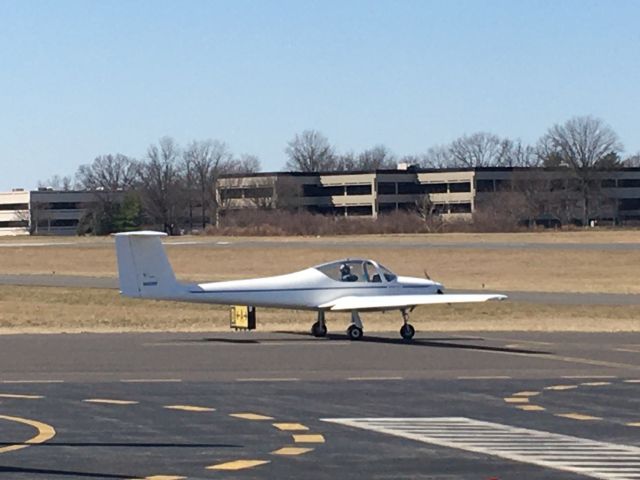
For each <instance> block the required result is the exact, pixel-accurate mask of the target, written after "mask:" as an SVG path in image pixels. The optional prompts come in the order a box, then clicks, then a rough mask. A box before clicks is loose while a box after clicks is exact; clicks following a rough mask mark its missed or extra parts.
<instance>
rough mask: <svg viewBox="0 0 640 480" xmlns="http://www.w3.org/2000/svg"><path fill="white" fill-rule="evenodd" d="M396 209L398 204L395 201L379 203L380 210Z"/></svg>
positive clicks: (389, 210)
mask: <svg viewBox="0 0 640 480" xmlns="http://www.w3.org/2000/svg"><path fill="white" fill-rule="evenodd" d="M395 209H396V204H395V203H380V204H379V205H378V211H379V212H381V213H382V212H392V211H394V210H395Z"/></svg>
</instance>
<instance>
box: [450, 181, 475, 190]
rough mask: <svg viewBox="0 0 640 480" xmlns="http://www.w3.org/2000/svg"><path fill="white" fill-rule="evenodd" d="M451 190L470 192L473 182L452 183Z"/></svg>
mask: <svg viewBox="0 0 640 480" xmlns="http://www.w3.org/2000/svg"><path fill="white" fill-rule="evenodd" d="M449 191H450V192H451V193H462V192H470V191H471V184H470V183H469V182H459V183H450V184H449Z"/></svg>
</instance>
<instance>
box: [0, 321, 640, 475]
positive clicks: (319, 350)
mask: <svg viewBox="0 0 640 480" xmlns="http://www.w3.org/2000/svg"><path fill="white" fill-rule="evenodd" d="M396 335H397V334H396V333H389V334H388V335H385V334H379V335H378V334H376V335H373V334H372V335H370V336H368V337H365V339H364V340H363V341H360V342H351V341H349V340H347V339H346V336H344V335H341V334H333V335H331V336H329V337H328V338H326V339H314V338H309V337H308V336H306V335H305V334H302V333H296V332H281V333H271V334H266V333H265V334H263V333H255V332H254V333H229V334H221V333H210V334H184V333H179V334H178V333H176V334H83V335H8V336H3V337H0V365H2V368H1V370H0V372H1V373H0V435H1V437H0V478H2V479H5V478H6V479H34V478H35V479H38V478H42V479H56V478H61V479H76V478H77V479H89V478H96V479H98V478H106V479H109V478H115V479H131V478H136V479H141V478H148V479H155V480H168V479H174V480H176V479H180V478H194V479H210V478H240V479H245V478H246V479H252V478H390V479H391V478H394V479H395V478H430V479H431V478H433V479H436V478H438V479H441V478H481V479H488V478H499V479H516V478H518V479H520V478H527V479H556V478H558V479H560V478H562V479H578V478H588V477H589V476H591V477H592V478H611V479H617V480H619V479H623V478H640V453H639V452H640V401H639V400H638V399H639V398H640V396H639V393H640V334H577V333H572V334H569V333H553V334H544V333H535V334H534V333H531V334H525V333H510V332H502V333H482V332H478V333H471V334H468V333H465V334H464V335H462V334H461V335H428V334H424V333H423V334H422V335H418V337H417V338H416V340H415V341H414V342H412V343H404V342H402V341H401V340H399V339H396Z"/></svg>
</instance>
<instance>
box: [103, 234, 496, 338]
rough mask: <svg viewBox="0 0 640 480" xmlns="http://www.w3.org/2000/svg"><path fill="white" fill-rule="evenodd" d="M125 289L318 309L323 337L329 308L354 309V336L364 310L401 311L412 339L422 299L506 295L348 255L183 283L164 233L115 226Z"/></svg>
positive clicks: (315, 329)
mask: <svg viewBox="0 0 640 480" xmlns="http://www.w3.org/2000/svg"><path fill="white" fill-rule="evenodd" d="M114 236H115V240H116V254H117V257H118V274H119V281H120V293H121V294H122V295H125V296H127V297H135V298H151V299H156V300H174V301H181V302H200V303H213V304H221V305H247V306H254V307H274V308H286V309H296V310H313V311H316V312H318V313H317V314H318V317H317V321H316V322H315V323H314V324H313V326H312V327H311V333H312V334H313V335H314V336H316V337H323V336H325V335H326V334H327V327H326V323H325V313H326V312H345V311H346V312H351V325H350V326H349V328H348V329H347V335H348V336H349V338H350V339H351V340H359V339H360V338H362V335H363V329H362V321H361V320H360V315H359V312H363V311H386V310H399V311H400V312H401V313H402V319H403V325H402V328H401V329H400V335H401V336H402V338H404V339H405V340H410V339H412V338H413V336H414V334H415V329H414V328H413V326H412V325H411V324H410V323H409V312H411V311H413V309H414V308H415V307H417V306H419V305H434V304H438V303H467V302H485V301H487V300H503V299H505V298H507V297H506V296H505V295H498V294H486V295H479V294H445V293H443V291H444V287H443V286H442V284H441V283H438V282H434V281H432V280H430V279H426V278H414V277H401V276H397V275H395V274H394V273H392V272H391V271H390V270H388V269H387V268H385V267H383V266H382V265H380V264H379V263H377V262H374V261H373V260H364V259H354V258H349V259H345V260H338V261H335V262H330V263H325V264H322V265H318V266H316V267H312V268H307V269H305V270H301V271H299V272H294V273H289V274H286V275H278V276H275V277H265V278H252V279H247V280H232V281H226V282H213V283H197V284H196V283H179V282H178V281H177V280H176V277H175V275H174V273H173V269H172V268H171V265H170V264H169V260H168V258H167V255H166V253H165V251H164V247H163V246H162V242H161V241H160V238H161V237H163V236H166V234H165V233H161V232H152V231H140V232H126V233H116V234H115V235H114Z"/></svg>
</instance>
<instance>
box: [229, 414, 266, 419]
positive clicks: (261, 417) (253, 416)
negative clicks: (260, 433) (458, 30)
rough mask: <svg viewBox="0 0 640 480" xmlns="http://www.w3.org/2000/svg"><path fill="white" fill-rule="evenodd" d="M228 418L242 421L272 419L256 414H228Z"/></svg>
mask: <svg viewBox="0 0 640 480" xmlns="http://www.w3.org/2000/svg"><path fill="white" fill-rule="evenodd" d="M229 416H230V417H235V418H242V419H244V420H273V417H267V416H266V415H260V414H258V413H230V414H229Z"/></svg>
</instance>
